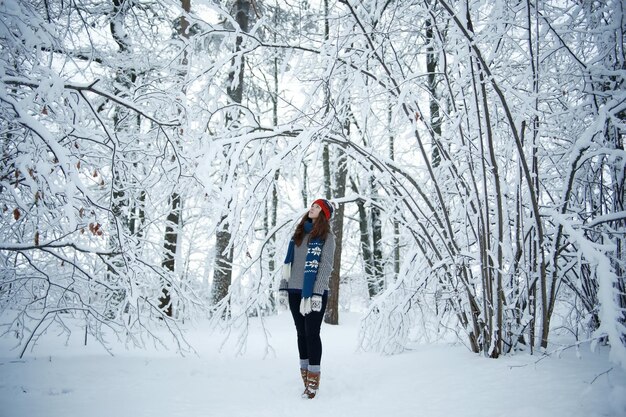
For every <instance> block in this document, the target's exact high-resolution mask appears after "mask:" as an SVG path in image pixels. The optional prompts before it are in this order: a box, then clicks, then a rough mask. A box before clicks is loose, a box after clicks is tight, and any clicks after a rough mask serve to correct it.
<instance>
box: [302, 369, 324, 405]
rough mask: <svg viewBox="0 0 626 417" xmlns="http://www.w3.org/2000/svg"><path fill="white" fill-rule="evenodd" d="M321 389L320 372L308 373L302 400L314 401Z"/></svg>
mask: <svg viewBox="0 0 626 417" xmlns="http://www.w3.org/2000/svg"><path fill="white" fill-rule="evenodd" d="M319 387H320V372H311V371H309V372H307V379H306V389H305V390H304V392H303V393H302V398H308V399H310V400H311V399H313V398H315V395H316V394H317V390H318V389H319Z"/></svg>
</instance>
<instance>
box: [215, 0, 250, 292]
mask: <svg viewBox="0 0 626 417" xmlns="http://www.w3.org/2000/svg"><path fill="white" fill-rule="evenodd" d="M249 13H250V1H249V0H237V1H236V2H235V20H236V21H237V24H238V25H239V28H240V29H241V30H242V31H243V32H248V21H249ZM242 42H243V38H242V37H241V36H238V37H237V40H236V45H235V52H236V53H238V52H241V44H242ZM231 65H232V67H231V70H230V72H229V74H228V86H227V89H226V90H227V93H228V97H229V98H230V100H231V101H232V102H234V103H239V104H241V103H242V101H243V87H244V65H245V58H244V57H243V56H242V57H241V59H240V64H239V65H237V62H236V60H235V59H234V58H233V60H232V63H231ZM235 78H237V82H236V83H235ZM234 111H237V110H234ZM237 117H238V114H230V115H229V116H228V117H227V118H226V123H227V124H230V123H231V122H232V121H233V120H235V119H236V118H237ZM231 163H236V161H231ZM231 206H232V200H229V201H228V203H227V207H226V209H225V210H224V212H223V215H222V216H221V218H220V225H219V229H218V231H217V234H216V242H215V270H214V273H213V289H212V301H213V303H218V302H220V301H221V300H222V299H224V298H225V297H226V296H227V295H228V289H229V288H230V284H231V282H232V275H233V270H232V265H233V247H232V246H231V238H232V236H231V232H230V224H229V223H228V221H227V219H228V215H227V213H229V212H230V208H231Z"/></svg>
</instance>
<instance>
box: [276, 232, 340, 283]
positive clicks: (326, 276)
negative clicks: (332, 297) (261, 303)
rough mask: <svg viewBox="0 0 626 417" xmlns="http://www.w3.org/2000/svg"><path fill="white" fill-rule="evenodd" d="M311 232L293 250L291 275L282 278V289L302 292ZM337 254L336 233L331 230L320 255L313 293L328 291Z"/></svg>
mask: <svg viewBox="0 0 626 417" xmlns="http://www.w3.org/2000/svg"><path fill="white" fill-rule="evenodd" d="M308 242H309V234H306V235H305V236H304V239H303V240H302V244H301V245H300V246H295V247H294V251H293V262H292V265H291V275H290V276H289V280H286V279H284V278H283V279H282V280H281V281H280V287H279V290H280V291H290V292H301V291H302V285H303V284H304V262H305V260H306V253H307V249H308ZM334 256H335V235H334V234H333V232H329V233H328V236H327V237H326V241H325V242H324V246H323V247H322V255H321V256H320V265H319V268H318V270H317V277H316V278H315V285H314V286H313V294H318V295H324V293H325V292H327V291H328V282H329V281H330V274H331V273H332V272H333V258H334Z"/></svg>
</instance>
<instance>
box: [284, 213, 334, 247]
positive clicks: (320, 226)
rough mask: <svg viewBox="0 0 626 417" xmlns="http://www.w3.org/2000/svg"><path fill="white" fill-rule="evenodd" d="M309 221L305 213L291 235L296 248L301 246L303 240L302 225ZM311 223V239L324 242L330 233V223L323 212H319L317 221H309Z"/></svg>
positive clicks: (307, 214)
mask: <svg viewBox="0 0 626 417" xmlns="http://www.w3.org/2000/svg"><path fill="white" fill-rule="evenodd" d="M308 220H309V213H308V212H307V213H306V214H305V215H304V216H302V220H300V223H298V226H296V231H295V232H294V233H293V241H294V242H295V243H296V245H297V246H300V245H301V244H302V241H303V240H304V235H305V234H306V233H305V232H304V223H306V222H307V221H308ZM311 220H312V221H313V230H311V237H310V238H311V239H322V240H326V237H327V236H328V233H329V232H330V223H329V222H328V219H327V218H326V216H324V212H322V211H320V215H319V216H317V219H311Z"/></svg>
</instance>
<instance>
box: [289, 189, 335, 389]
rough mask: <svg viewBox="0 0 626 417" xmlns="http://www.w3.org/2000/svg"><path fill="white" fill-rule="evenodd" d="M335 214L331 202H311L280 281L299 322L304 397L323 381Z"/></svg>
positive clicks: (290, 247) (297, 322)
mask: <svg viewBox="0 0 626 417" xmlns="http://www.w3.org/2000/svg"><path fill="white" fill-rule="evenodd" d="M332 215H333V206H332V205H331V203H330V202H329V201H327V200H324V199H319V200H315V201H314V202H313V204H311V207H310V208H309V211H308V212H307V213H306V214H305V215H304V216H303V217H302V220H301V221H300V223H299V224H298V226H297V227H296V230H295V232H294V234H293V237H292V239H291V242H289V249H288V250H287V257H286V258H285V265H283V279H282V281H281V283H280V303H281V304H282V305H283V306H285V307H286V306H288V307H289V310H291V315H292V316H293V321H294V323H295V325H296V332H297V336H298V353H299V356H300V375H301V376H302V381H303V382H304V392H303V393H302V397H304V398H314V397H315V395H316V394H317V390H318V389H319V384H320V362H321V359H322V340H321V338H320V328H321V326H322V319H323V318H324V310H326V302H327V301H328V282H329V280H330V273H331V272H332V270H333V257H334V253H335V235H334V234H333V232H332V230H331V228H330V223H329V221H330V218H331V217H332Z"/></svg>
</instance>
